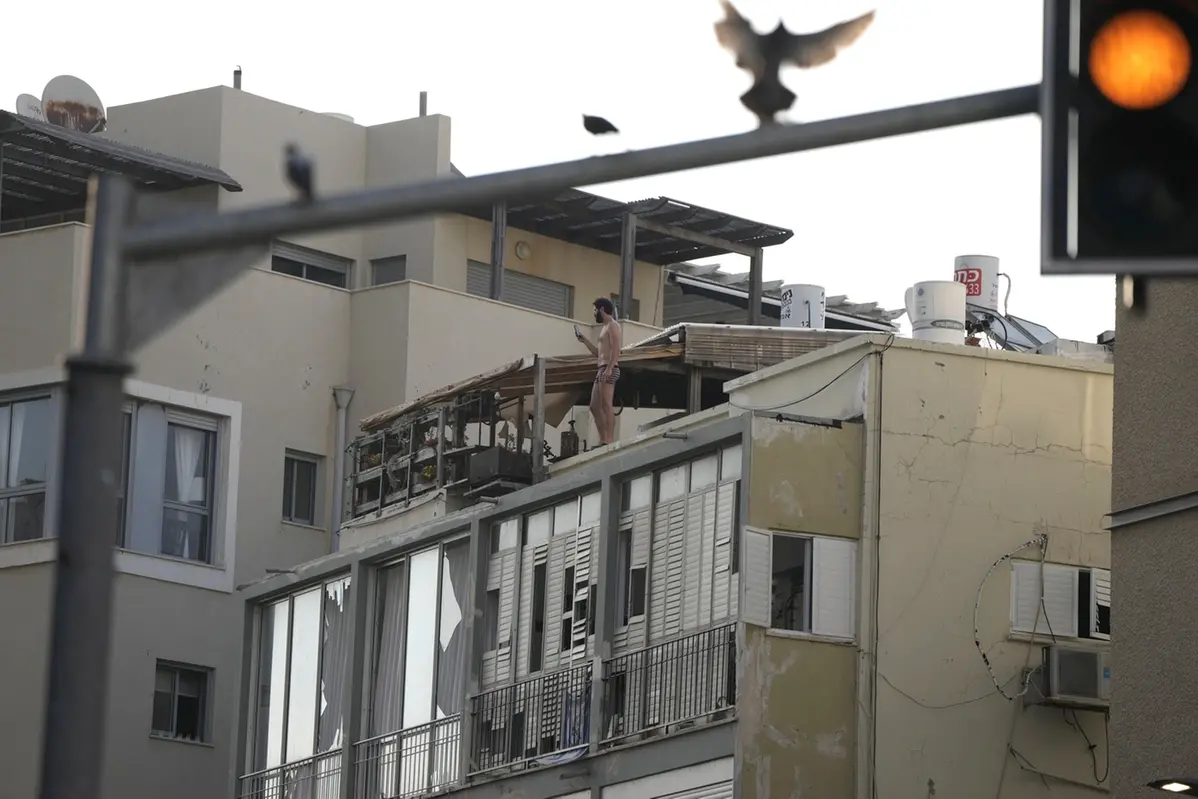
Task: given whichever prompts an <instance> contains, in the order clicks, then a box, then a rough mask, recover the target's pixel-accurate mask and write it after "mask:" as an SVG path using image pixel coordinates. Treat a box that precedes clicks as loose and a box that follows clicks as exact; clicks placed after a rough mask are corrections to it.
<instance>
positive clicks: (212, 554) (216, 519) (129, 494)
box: [117, 396, 229, 566]
mask: <svg viewBox="0 0 1198 799" xmlns="http://www.w3.org/2000/svg"><path fill="white" fill-rule="evenodd" d="M146 405H158V406H161V407H162V408H163V410H164V413H165V420H166V434H165V436H164V438H163V446H164V448H165V447H166V446H167V441H168V437H169V436H170V426H171V425H172V424H173V425H178V426H180V427H186V428H190V429H193V430H202V431H204V432H205V433H206V434H207V435H208V438H207V442H208V443H207V447H208V464H209V469H208V474H207V476H206V477H205V478H204V479H205V483H206V485H205V491H206V493H207V497H206V504H205V506H204V507H202V508H201V507H198V506H195V505H189V504H187V503H179V502H175V501H173V500H168V499H167V498H166V485H165V477H164V478H163V488H162V495H161V497H160V498H159V504H160V505H161V507H162V510H163V512H165V511H166V510H178V511H181V512H185V513H198V514H201V515H203V516H204V517H205V518H206V519H207V521H208V533H207V545H206V554H207V558H206V559H192V558H185V557H179V556H176V555H169V554H167V553H164V552H162V531H161V529H160V530H159V532H158V536H157V540H158V542H159V545H158V551H156V552H147V551H145V550H142V549H135V548H133V547H132V546H131V541H130V527H131V516H130V513H129V500H130V499H132V500H134V502H135V503H136V502H137V501H138V500H139V497H138V493H139V489H138V487H137V485H136V482H135V479H134V478H135V476H136V468H137V440H138V426H139V425H138V412H139V410H140V409H141V408H142V407H143V406H146ZM121 413H122V416H123V418H124V419H127V420H128V422H129V427H128V436H127V437H126V436H124V435H123V434H124V431H122V436H123V444H122V446H123V447H124V448H125V452H126V456H125V457H124V458H123V461H124V462H123V463H122V468H121V478H120V483H119V486H120V487H119V489H118V494H119V499H120V500H121V512H120V518H119V519H118V525H119V526H118V529H117V540H118V543H117V549H119V550H121V551H122V552H126V553H130V554H135V555H142V556H146V557H151V558H165V559H167V560H171V561H175V562H178V563H187V564H195V565H198V566H221V565H223V562H224V561H226V560H227V558H228V553H227V552H226V551H225V548H226V542H225V530H224V520H223V519H221V518H220V517H221V511H222V510H223V500H224V496H225V495H226V494H227V493H228V491H229V487H228V486H227V485H225V484H224V483H225V478H226V476H227V475H228V470H227V468H226V463H225V459H226V457H227V454H228V453H227V450H226V446H225V441H224V440H223V439H224V436H223V435H222V426H223V425H222V422H223V421H224V420H223V417H208V416H204V415H200V414H196V413H191V412H189V411H186V410H183V409H181V408H179V407H177V406H172V405H168V404H166V403H164V402H161V401H158V400H156V399H146V398H143V397H139V396H127V397H125V402H124V404H123V406H122V408H121ZM163 458H164V459H165V458H166V450H165V449H164V450H163ZM140 490H141V491H145V490H146V488H145V487H142V488H141V489H140ZM160 526H161V523H160Z"/></svg>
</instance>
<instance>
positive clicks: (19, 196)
mask: <svg viewBox="0 0 1198 799" xmlns="http://www.w3.org/2000/svg"><path fill="white" fill-rule="evenodd" d="M97 172H112V173H116V174H120V175H124V176H125V177H127V178H129V179H130V180H132V181H133V182H134V184H135V185H136V186H137V187H138V188H139V189H141V190H143V191H173V190H175V189H186V188H191V187H193V186H203V185H211V184H216V185H218V186H222V187H224V188H225V189H228V190H229V191H241V185H240V184H239V183H238V182H237V181H236V180H234V179H233V178H231V177H229V175H227V174H226V173H225V172H223V171H222V170H220V169H216V168H215V167H210V166H205V165H204V164H196V163H192V162H190V161H184V160H182V159H178V158H172V157H171V156H167V155H162V154H160V153H155V152H151V151H149V150H143V149H142V148H140V147H134V146H132V145H129V144H122V143H120V142H116V141H113V140H111V139H106V138H104V137H103V136H101V135H98V134H89V133H80V132H78V131H73V130H67V129H66V128H60V127H58V126H57V125H52V124H50V123H49V122H42V121H39V120H36V119H30V118H29V117H23V116H20V115H18V114H14V113H11V112H9V111H0V221H5V220H13V219H22V218H30V217H40V216H47V215H51V214H63V213H70V212H75V211H81V210H82V209H83V208H84V207H85V206H86V204H87V184H88V180H89V179H90V178H91V176H92V175H93V174H94V173H97Z"/></svg>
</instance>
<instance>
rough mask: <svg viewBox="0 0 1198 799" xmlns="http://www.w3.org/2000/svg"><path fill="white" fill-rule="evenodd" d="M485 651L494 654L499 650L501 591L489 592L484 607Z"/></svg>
mask: <svg viewBox="0 0 1198 799" xmlns="http://www.w3.org/2000/svg"><path fill="white" fill-rule="evenodd" d="M483 637H484V643H483V651H484V652H492V651H494V650H496V649H498V648H499V589H495V590H494V591H488V592H487V600H486V605H485V606H484V607H483Z"/></svg>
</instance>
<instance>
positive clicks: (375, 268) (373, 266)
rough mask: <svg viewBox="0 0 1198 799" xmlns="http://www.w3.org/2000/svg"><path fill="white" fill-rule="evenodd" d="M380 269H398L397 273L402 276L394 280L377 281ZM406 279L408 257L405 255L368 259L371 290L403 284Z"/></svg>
mask: <svg viewBox="0 0 1198 799" xmlns="http://www.w3.org/2000/svg"><path fill="white" fill-rule="evenodd" d="M380 267H382V268H383V269H388V268H391V267H399V272H400V274H401V275H402V277H400V278H398V279H396V280H383V281H380V280H379V279H378V273H379V268H380ZM407 279H408V256H407V254H406V253H405V254H401V255H388V256H386V257H383V258H372V259H370V285H371V287H372V288H373V287H374V286H391V285H394V284H396V283H403V282H404V281H405V280H407Z"/></svg>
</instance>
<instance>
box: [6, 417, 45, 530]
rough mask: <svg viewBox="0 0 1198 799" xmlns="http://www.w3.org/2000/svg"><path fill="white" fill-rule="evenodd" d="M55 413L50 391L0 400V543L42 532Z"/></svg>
mask: <svg viewBox="0 0 1198 799" xmlns="http://www.w3.org/2000/svg"><path fill="white" fill-rule="evenodd" d="M56 419H57V417H56V413H55V410H54V403H53V402H52V400H51V398H50V397H36V398H30V399H22V400H13V401H11V402H6V403H3V404H0V544H8V543H12V542H14V541H31V540H34V539H37V538H41V537H42V535H43V531H44V527H45V517H46V478H47V475H48V473H49V460H50V453H51V452H52V451H53V450H54V444H55V441H54V439H55V435H54V433H55V430H56Z"/></svg>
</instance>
